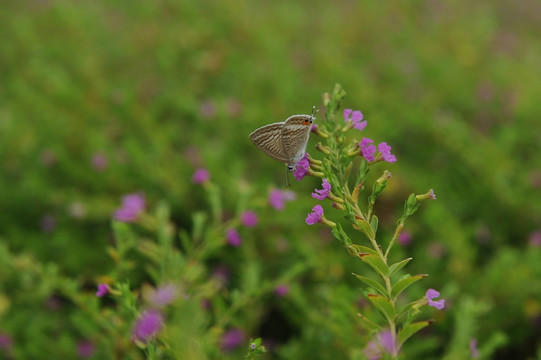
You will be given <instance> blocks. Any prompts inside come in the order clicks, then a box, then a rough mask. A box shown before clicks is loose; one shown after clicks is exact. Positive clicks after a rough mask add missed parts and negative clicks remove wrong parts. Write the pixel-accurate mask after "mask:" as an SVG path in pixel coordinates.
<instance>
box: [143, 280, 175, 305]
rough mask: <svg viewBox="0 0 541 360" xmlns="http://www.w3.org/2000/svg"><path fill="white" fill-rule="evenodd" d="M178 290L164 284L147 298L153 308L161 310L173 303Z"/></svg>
mask: <svg viewBox="0 0 541 360" xmlns="http://www.w3.org/2000/svg"><path fill="white" fill-rule="evenodd" d="M177 295H178V288H177V287H176V286H175V285H173V284H165V285H162V286H160V287H158V288H157V289H156V290H153V291H152V292H151V293H150V294H149V295H148V297H147V300H148V302H150V303H151V304H152V305H153V306H155V307H158V308H161V307H164V306H166V305H169V304H170V303H172V302H173V301H175V299H176V297H177Z"/></svg>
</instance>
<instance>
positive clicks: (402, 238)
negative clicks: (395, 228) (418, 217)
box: [397, 231, 411, 246]
mask: <svg viewBox="0 0 541 360" xmlns="http://www.w3.org/2000/svg"><path fill="white" fill-rule="evenodd" d="M397 240H398V243H399V244H401V245H404V246H408V245H409V244H410V243H411V233H409V232H408V231H404V232H402V233H401V234H400V235H398V239H397Z"/></svg>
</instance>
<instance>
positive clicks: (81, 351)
mask: <svg viewBox="0 0 541 360" xmlns="http://www.w3.org/2000/svg"><path fill="white" fill-rule="evenodd" d="M95 351H96V346H95V345H94V343H93V342H92V341H89V340H84V341H80V342H78V343H77V355H79V357H80V358H83V359H88V358H91V357H92V356H94V352H95Z"/></svg>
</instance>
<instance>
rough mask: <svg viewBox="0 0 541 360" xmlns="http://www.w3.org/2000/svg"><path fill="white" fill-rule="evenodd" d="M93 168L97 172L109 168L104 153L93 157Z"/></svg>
mask: <svg viewBox="0 0 541 360" xmlns="http://www.w3.org/2000/svg"><path fill="white" fill-rule="evenodd" d="M92 167H93V168H94V170H96V171H103V170H105V169H106V168H107V157H105V155H104V154H102V153H96V154H94V156H92Z"/></svg>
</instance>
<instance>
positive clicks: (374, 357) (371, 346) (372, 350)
mask: <svg viewBox="0 0 541 360" xmlns="http://www.w3.org/2000/svg"><path fill="white" fill-rule="evenodd" d="M363 353H364V356H366V358H367V359H368V360H378V359H380V358H381V352H380V351H379V349H378V347H377V346H376V344H375V343H374V342H373V341H370V342H369V343H368V345H366V348H365V349H364V350H363Z"/></svg>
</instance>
